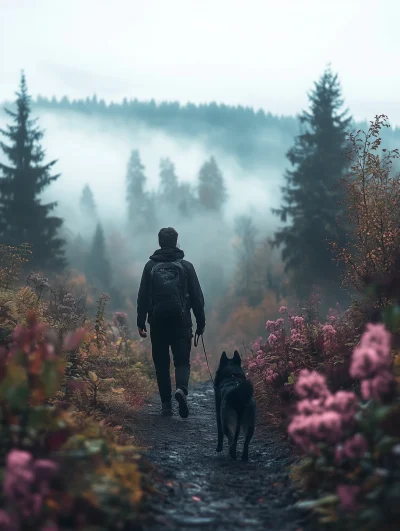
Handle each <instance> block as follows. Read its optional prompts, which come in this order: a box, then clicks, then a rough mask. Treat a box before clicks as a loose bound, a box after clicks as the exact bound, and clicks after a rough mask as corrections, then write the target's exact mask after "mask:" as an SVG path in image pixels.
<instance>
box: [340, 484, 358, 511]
mask: <svg viewBox="0 0 400 531" xmlns="http://www.w3.org/2000/svg"><path fill="white" fill-rule="evenodd" d="M359 492H360V487H358V486H357V485H338V486H337V489H336V493H337V495H338V496H339V499H340V505H341V507H342V509H343V510H344V511H348V512H353V511H355V510H356V509H357V501H356V500H357V496H358V494H359Z"/></svg>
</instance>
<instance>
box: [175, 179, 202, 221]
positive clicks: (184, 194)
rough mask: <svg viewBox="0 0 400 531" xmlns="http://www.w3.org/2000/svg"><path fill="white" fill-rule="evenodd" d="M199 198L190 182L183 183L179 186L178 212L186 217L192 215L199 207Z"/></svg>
mask: <svg viewBox="0 0 400 531" xmlns="http://www.w3.org/2000/svg"><path fill="white" fill-rule="evenodd" d="M198 203H199V202H198V199H197V197H196V196H195V193H194V191H193V190H192V187H191V186H190V184H189V183H181V184H180V185H179V188H178V212H179V213H180V214H181V216H182V217H184V218H190V217H192V216H193V215H194V214H195V213H196V212H197V209H198Z"/></svg>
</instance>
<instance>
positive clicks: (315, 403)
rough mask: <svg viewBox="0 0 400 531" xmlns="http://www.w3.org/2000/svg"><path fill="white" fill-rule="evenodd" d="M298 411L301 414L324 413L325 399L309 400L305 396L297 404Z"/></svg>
mask: <svg viewBox="0 0 400 531" xmlns="http://www.w3.org/2000/svg"><path fill="white" fill-rule="evenodd" d="M297 411H298V413H299V414H300V415H314V414H315V413H318V414H319V413H323V412H324V411H325V399H324V398H314V399H313V400H309V399H307V398H305V399H304V400H300V402H299V403H298V404H297Z"/></svg>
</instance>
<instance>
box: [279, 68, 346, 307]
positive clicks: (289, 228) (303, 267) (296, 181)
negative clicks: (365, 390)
mask: <svg viewBox="0 0 400 531" xmlns="http://www.w3.org/2000/svg"><path fill="white" fill-rule="evenodd" d="M308 97H309V100H310V110H309V112H303V113H302V114H301V116H300V124H301V126H302V129H301V133H300V135H299V136H298V137H297V138H296V140H295V144H294V146H293V147H292V148H291V149H290V150H289V152H288V153H287V158H288V159H289V161H290V163H291V164H292V166H293V169H292V170H291V171H287V172H286V175H285V178H286V186H284V187H283V188H282V192H283V205H282V206H281V208H280V209H277V210H273V212H274V213H275V214H277V215H279V216H280V219H281V221H283V222H287V223H288V224H287V225H286V226H284V227H282V228H280V229H279V230H278V231H277V232H276V233H275V235H274V239H273V245H274V246H277V247H280V246H282V247H283V249H282V259H283V261H284V262H285V270H286V272H290V275H291V280H292V285H293V287H294V288H295V291H296V294H297V296H298V297H299V298H301V299H304V298H307V297H308V296H309V295H310V293H311V291H312V288H313V287H314V286H318V287H319V288H321V289H322V290H323V291H324V295H325V296H326V297H327V299H328V300H329V299H330V298H331V302H335V301H337V300H339V299H340V298H341V297H343V296H344V294H341V293H339V286H340V282H339V277H340V271H339V270H338V268H337V266H336V265H335V263H334V261H333V255H332V252H331V249H330V246H329V242H330V241H332V240H336V241H340V242H343V241H344V240H345V234H344V232H343V230H342V229H340V228H339V226H338V223H337V219H338V217H339V216H340V215H341V210H342V207H341V205H340V203H341V201H342V199H343V198H342V193H343V192H342V188H341V187H340V186H339V181H340V178H341V177H342V176H343V173H344V171H345V170H346V168H347V166H348V159H347V156H346V133H347V129H348V128H349V126H350V123H351V120H352V119H351V117H349V116H348V112H347V110H345V111H344V112H341V111H340V109H341V108H342V106H343V101H342V99H341V88H340V84H339V81H338V77H337V75H334V74H333V73H332V71H331V70H330V68H327V69H326V70H325V72H324V73H323V75H322V77H321V78H320V80H319V81H318V82H317V83H315V87H314V89H313V90H312V92H311V93H310V94H309V96H308Z"/></svg>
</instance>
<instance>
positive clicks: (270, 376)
mask: <svg viewBox="0 0 400 531" xmlns="http://www.w3.org/2000/svg"><path fill="white" fill-rule="evenodd" d="M264 375H265V379H266V381H267V382H268V383H272V382H274V381H275V380H276V379H277V378H278V376H279V374H278V373H277V372H276V371H274V369H272V368H270V367H269V368H268V369H267V370H266V371H265V373H264Z"/></svg>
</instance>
